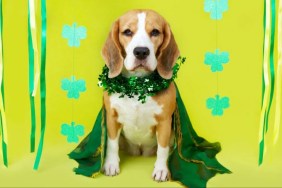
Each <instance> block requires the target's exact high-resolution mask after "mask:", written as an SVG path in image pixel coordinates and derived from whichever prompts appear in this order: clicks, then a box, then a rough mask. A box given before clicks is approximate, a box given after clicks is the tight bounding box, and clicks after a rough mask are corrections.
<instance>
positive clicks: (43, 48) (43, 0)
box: [33, 0, 47, 170]
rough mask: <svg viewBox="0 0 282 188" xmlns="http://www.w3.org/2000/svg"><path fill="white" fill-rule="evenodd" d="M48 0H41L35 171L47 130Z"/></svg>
mask: <svg viewBox="0 0 282 188" xmlns="http://www.w3.org/2000/svg"><path fill="white" fill-rule="evenodd" d="M46 22H47V21H46V0H41V29H42V30H41V70H40V99H41V101H40V102H41V114H40V118H41V135H40V141H39V145H38V150H37V154H36V159H35V162H34V166H33V169H34V170H37V169H38V167H39V163H40V160H41V155H42V150H43V144H44V135H45V128H46V80H45V66H46Z"/></svg>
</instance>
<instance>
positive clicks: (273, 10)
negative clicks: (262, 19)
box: [265, 0, 276, 132]
mask: <svg viewBox="0 0 282 188" xmlns="http://www.w3.org/2000/svg"><path fill="white" fill-rule="evenodd" d="M275 16H276V3H275V0H271V35H270V56H269V63H270V83H271V84H270V100H269V104H268V106H267V109H266V116H265V118H266V121H265V123H266V125H265V126H266V129H265V132H267V131H268V117H269V112H270V109H271V105H272V100H273V94H274V84H275V70H274V41H275V29H276V27H275V26H276V19H275Z"/></svg>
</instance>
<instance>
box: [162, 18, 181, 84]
mask: <svg viewBox="0 0 282 188" xmlns="http://www.w3.org/2000/svg"><path fill="white" fill-rule="evenodd" d="M179 54H180V52H179V50H178V47H177V44H176V42H175V40H174V36H173V34H172V32H171V30H170V27H169V25H168V23H165V26H164V41H163V43H162V45H161V46H160V48H159V55H158V58H157V60H158V66H157V70H158V73H159V74H160V76H161V77H163V78H165V79H170V78H171V77H172V67H173V66H174V65H175V63H176V60H177V58H178V56H179Z"/></svg>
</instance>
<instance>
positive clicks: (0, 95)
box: [0, 0, 8, 167]
mask: <svg viewBox="0 0 282 188" xmlns="http://www.w3.org/2000/svg"><path fill="white" fill-rule="evenodd" d="M0 136H2V155H3V163H4V165H5V166H6V167H8V153H7V146H8V137H7V124H6V115H5V106H4V62H3V12H2V0H0Z"/></svg>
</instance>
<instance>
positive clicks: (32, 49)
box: [28, 0, 39, 152]
mask: <svg viewBox="0 0 282 188" xmlns="http://www.w3.org/2000/svg"><path fill="white" fill-rule="evenodd" d="M34 3H35V2H34V0H29V1H28V54H29V56H28V57H29V101H30V116H31V133H30V152H34V150H35V129H36V114H35V103H34V96H33V91H34V61H36V64H39V62H38V61H39V59H38V58H39V57H38V49H37V38H36V26H35V18H34V16H35V12H34V11H35V8H34ZM31 23H32V24H31ZM32 31H33V32H32Z"/></svg>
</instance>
